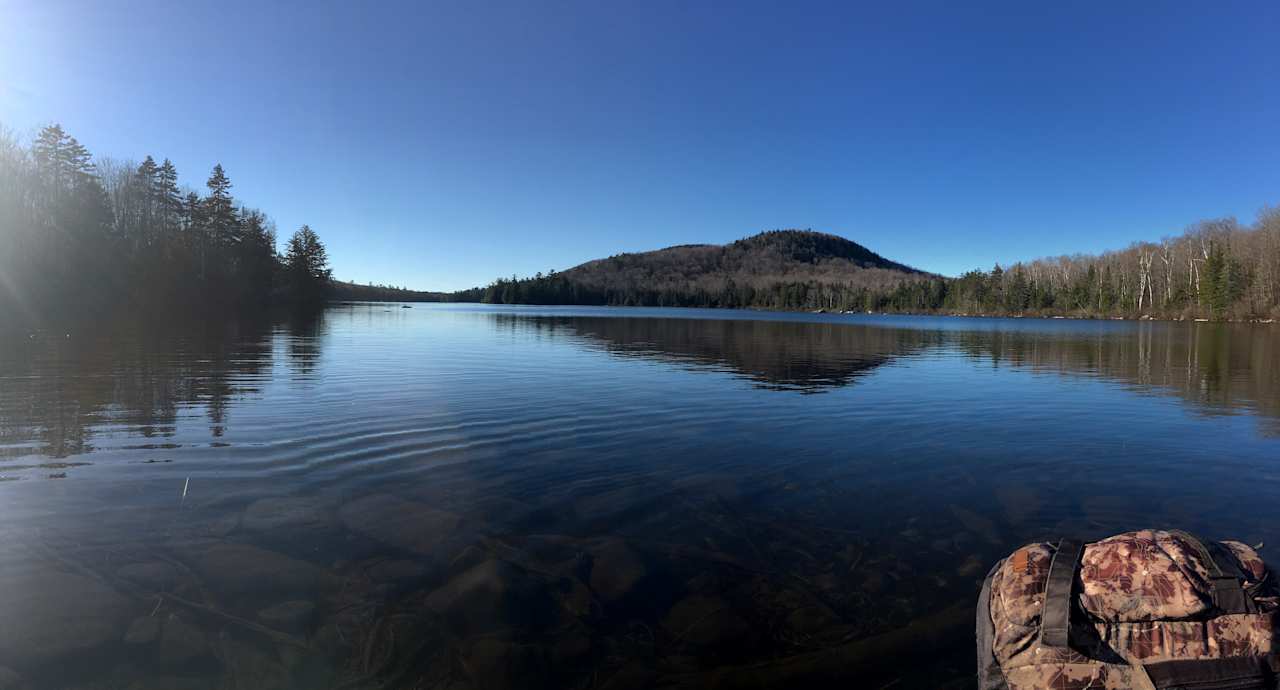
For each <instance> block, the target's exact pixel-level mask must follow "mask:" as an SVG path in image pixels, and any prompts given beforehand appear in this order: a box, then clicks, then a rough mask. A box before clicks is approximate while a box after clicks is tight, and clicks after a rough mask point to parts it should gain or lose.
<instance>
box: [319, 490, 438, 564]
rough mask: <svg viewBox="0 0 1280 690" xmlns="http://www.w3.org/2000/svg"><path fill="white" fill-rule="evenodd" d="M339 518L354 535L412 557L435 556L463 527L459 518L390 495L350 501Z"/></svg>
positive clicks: (339, 514) (376, 495)
mask: <svg viewBox="0 0 1280 690" xmlns="http://www.w3.org/2000/svg"><path fill="white" fill-rule="evenodd" d="M338 517H339V519H341V520H342V524H343V525H345V526H346V527H347V529H349V530H351V531H352V532H356V533H357V534H362V535H364V536H366V537H369V538H370V539H373V540H375V541H380V542H382V543H384V544H388V545H390V546H394V547H396V548H400V549H404V550H406V551H410V552H413V553H418V554H423V555H436V556H438V554H437V553H436V549H437V547H439V546H440V545H441V544H442V543H444V541H445V540H446V539H448V538H450V537H452V536H454V534H455V532H456V531H457V529H458V527H459V526H461V524H462V518H461V517H460V516H458V515H457V514H455V513H450V512H448V511H444V510H438V509H436V508H432V507H431V506H428V505H425V504H422V503H415V502H413V501H406V500H404V499H403V498H400V497H398V496H393V495H391V494H373V495H370V496H365V497H363V498H358V499H356V500H354V501H351V502H350V503H347V504H346V505H344V506H342V508H340V509H339V510H338Z"/></svg>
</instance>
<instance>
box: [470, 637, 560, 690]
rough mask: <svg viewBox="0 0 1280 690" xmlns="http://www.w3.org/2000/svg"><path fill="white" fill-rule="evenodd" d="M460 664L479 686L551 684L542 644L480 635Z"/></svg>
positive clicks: (535, 686)
mask: <svg viewBox="0 0 1280 690" xmlns="http://www.w3.org/2000/svg"><path fill="white" fill-rule="evenodd" d="M462 666H463V668H464V669H466V671H467V675H468V676H470V677H471V679H472V681H473V682H474V684H475V687H478V688H494V689H495V690H500V689H502V688H544V687H551V686H552V683H551V678H550V670H551V664H550V663H549V660H548V658H547V653H546V651H545V650H543V649H542V648H541V647H536V646H533V645H525V644H515V643H512V642H507V641H504V640H497V639H493V638H483V639H480V640H476V641H475V642H474V643H472V644H471V646H470V647H469V648H468V649H467V653H466V655H465V656H464V657H463V659H462Z"/></svg>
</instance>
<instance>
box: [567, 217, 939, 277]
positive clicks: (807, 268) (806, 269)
mask: <svg viewBox="0 0 1280 690" xmlns="http://www.w3.org/2000/svg"><path fill="white" fill-rule="evenodd" d="M563 275H564V277H566V278H568V279H569V280H571V281H574V282H576V283H580V284H582V285H586V286H591V287H596V288H606V289H607V288H613V289H619V288H625V289H650V290H652V289H659V290H661V289H675V290H679V291H682V292H687V291H690V290H693V291H697V290H705V291H720V290H721V289H722V288H723V287H724V284H725V283H726V282H728V281H733V283H734V284H735V285H751V286H755V287H766V286H768V285H771V284H774V283H779V282H821V283H832V284H835V283H843V284H852V285H858V286H862V287H877V288H883V287H889V286H892V285H896V284H897V283H900V282H902V280H904V279H907V278H919V277H922V276H923V275H925V274H924V273H923V272H922V271H918V270H916V269H914V268H911V267H910V266H906V265H903V264H900V263H897V262H895V261H890V260H888V259H886V258H884V257H882V256H880V255H879V254H876V253H875V252H873V251H871V250H870V249H867V248H866V247H864V246H862V245H860V244H858V243H857V242H853V241H850V240H847V239H845V238H843V237H839V236H837V235H829V234H827V233H821V232H813V231H811V230H774V231H772V232H763V233H760V234H758V235H754V236H752V237H748V238H746V239H741V240H738V241H737V242H733V243H731V244H727V245H714V244H693V245H679V246H675V247H668V248H666V249H659V250H657V251H651V252H641V253H636V254H619V255H617V256H611V257H609V258H607V259H597V260H595V261H589V262H587V263H585V264H582V265H580V266H575V267H574V268H571V269H569V270H567V271H565V272H564V273H563Z"/></svg>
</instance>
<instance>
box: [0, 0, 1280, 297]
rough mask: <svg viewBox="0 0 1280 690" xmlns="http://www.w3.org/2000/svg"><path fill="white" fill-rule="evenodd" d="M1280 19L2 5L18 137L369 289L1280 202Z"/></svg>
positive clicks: (1139, 232) (887, 246) (1158, 12)
mask: <svg viewBox="0 0 1280 690" xmlns="http://www.w3.org/2000/svg"><path fill="white" fill-rule="evenodd" d="M1277 36H1280V3H1278V2H1275V0H1261V1H1258V2H1238V3H1236V2H1225V3H1219V2H1212V3H1193V2H1176V1H1175V2H1147V3H1138V2H1134V3H1129V2H1095V3H1045V2H1025V1H1019V2H1003V3H957V2H933V3H931V2H905V3H874V4H872V3H853V2H833V3H798V2H786V3H784V2H776V3H749V2H734V3H729V2H687V1H684V0H681V1H678V2H660V1H659V2H600V1H598V0H597V1H592V2H556V1H549V2H523V1H521V2H510V3H488V2H451V3H438V2H406V3H399V4H397V3H391V2H375V3H353V2H342V3H323V2H294V3H288V4H287V5H286V4H283V3H281V4H276V3H259V2H237V1H221V2H217V3H203V2H172V1H165V2H89V1H84V2H77V3H72V2H63V1H61V0H30V1H28V0H0V123H2V124H3V125H4V126H5V127H7V128H8V129H10V130H13V131H14V132H16V133H17V134H18V135H19V136H21V137H24V138H25V137H27V136H29V135H30V134H31V133H32V132H34V130H35V129H36V128H37V127H39V126H40V125H43V124H47V123H50V122H60V123H62V124H63V126H64V127H65V128H66V129H67V130H68V131H69V132H70V133H72V134H73V135H75V136H76V137H77V138H79V139H80V141H81V142H83V143H84V144H86V145H87V146H88V147H89V148H90V150H92V151H93V152H94V153H95V154H96V155H99V156H110V157H115V158H133V159H141V158H142V157H143V156H145V155H147V154H151V155H154V156H155V157H156V158H157V159H159V158H161V157H166V156H167V157H169V158H171V159H173V161H174V163H175V164H176V165H177V166H178V170H179V172H180V173H181V174H182V181H183V182H184V183H185V184H187V185H190V186H192V187H201V188H202V186H203V183H204V180H205V178H206V177H207V176H208V172H209V169H210V168H211V167H212V166H213V164H214V163H216V162H221V163H222V164H223V166H224V167H225V168H226V170H227V172H228V174H229V175H230V177H231V179H232V182H233V183H234V184H235V189H234V191H235V193H236V195H237V197H238V198H240V199H241V200H243V201H244V202H245V203H247V204H248V205H251V206H254V207H258V208H261V209H263V210H265V211H266V212H267V213H269V214H270V215H271V216H272V217H273V218H274V219H275V221H276V222H277V224H278V225H279V227H280V231H281V234H282V235H283V234H287V233H288V232H290V231H292V230H293V229H295V228H297V227H298V226H299V225H301V224H303V223H309V224H310V225H311V226H312V227H313V228H315V229H316V230H317V231H318V232H319V233H320V235H321V237H322V238H323V239H324V241H325V242H326V244H328V246H329V255H330V258H331V260H332V264H333V266H334V269H335V273H336V275H337V276H338V277H339V278H343V279H354V280H357V281H359V282H367V281H376V282H385V283H391V284H397V285H405V286H409V287H413V288H419V289H450V290H452V289H458V288H463V287H469V286H473V285H478V284H484V283H487V282H489V281H490V280H491V279H493V278H495V277H497V276H499V275H511V274H513V273H515V274H520V275H527V274H532V273H534V272H535V271H540V270H543V271H545V270H547V269H551V268H555V269H564V268H568V267H570V266H572V265H574V264H577V263H580V262H582V261H584V260H588V259H592V258H597V257H601V256H607V255H610V254H615V253H618V252H622V251H636V250H645V249H655V248H659V247H663V246H667V245H671V244H682V243H694V242H716V243H720V242H727V241H732V240H734V239H737V238H739V237H743V236H746V235H750V234H754V233H756V232H759V231H761V230H766V229H773V228H788V227H798V228H813V229H815V230H824V231H828V232H833V233H836V234H840V235H843V236H845V237H848V238H850V239H853V240H855V241H857V242H860V243H862V244H864V245H866V246H868V247H870V248H871V249H873V250H875V251H877V252H879V253H881V254H883V255H885V256H887V257H889V258H892V259H894V260H897V261H902V262H905V263H909V264H912V265H915V266H917V267H920V268H923V269H927V270H932V271H937V272H941V273H946V274H957V273H959V272H962V271H964V270H966V269H969V268H974V267H984V268H987V267H990V266H991V264H992V263H994V262H995V261H1001V262H1009V261H1013V260H1017V259H1028V258H1034V257H1037V256H1041V255H1052V254H1060V253H1070V252H1076V251H1099V250H1103V249H1107V248H1118V247H1122V246H1124V245H1126V244H1128V243H1129V242H1131V241H1133V240H1140V239H1156V238H1159V237H1160V236H1161V235H1164V234H1170V233H1175V232H1178V231H1180V230H1181V229H1182V228H1183V227H1184V226H1185V225H1187V224H1188V223H1190V222H1192V221H1195V220H1197V219H1200V218H1207V217H1216V216H1225V215H1235V216H1237V217H1239V218H1240V219H1241V220H1242V221H1246V222H1249V221H1252V220H1253V218H1254V216H1255V213H1256V212H1257V210H1258V209H1259V208H1260V207H1262V206H1263V205H1265V204H1276V203H1280V155H1278V154H1280V50H1277V49H1276V43H1277V40H1278V39H1277Z"/></svg>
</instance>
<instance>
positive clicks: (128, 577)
mask: <svg viewBox="0 0 1280 690" xmlns="http://www.w3.org/2000/svg"><path fill="white" fill-rule="evenodd" d="M116 576H117V577H119V578H120V579H122V580H125V581H128V582H131V583H133V584H135V585H137V586H139V587H141V588H143V589H147V590H151V591H154V592H167V591H170V590H172V589H173V587H174V585H176V584H177V583H178V569H177V568H175V567H173V565H171V564H169V563H165V562H163V561H152V562H149V563H131V564H129V565H126V566H122V567H121V568H120V569H118V570H116Z"/></svg>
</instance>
